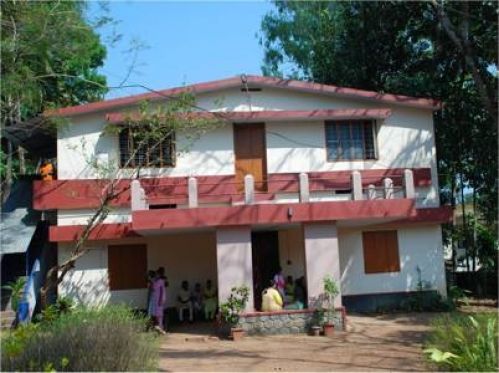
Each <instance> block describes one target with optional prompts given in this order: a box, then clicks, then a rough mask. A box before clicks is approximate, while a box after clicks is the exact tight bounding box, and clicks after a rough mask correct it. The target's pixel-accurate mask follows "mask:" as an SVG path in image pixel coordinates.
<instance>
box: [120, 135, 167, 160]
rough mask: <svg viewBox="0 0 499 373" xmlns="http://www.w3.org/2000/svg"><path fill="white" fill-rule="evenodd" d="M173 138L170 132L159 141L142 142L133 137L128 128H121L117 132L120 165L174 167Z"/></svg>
mask: <svg viewBox="0 0 499 373" xmlns="http://www.w3.org/2000/svg"><path fill="white" fill-rule="evenodd" d="M174 140H175V139H174V135H173V134H172V135H169V136H167V137H165V138H164V139H162V140H161V141H158V140H157V139H149V140H148V141H147V142H143V141H140V140H137V139H136V138H134V136H133V133H132V130H131V129H130V128H123V129H122V130H121V131H120V134H119V145H120V167H174V166H175V141H174ZM132 156H133V158H132V159H130V158H131V157H132ZM129 160H130V161H129Z"/></svg>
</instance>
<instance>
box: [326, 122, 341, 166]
mask: <svg viewBox="0 0 499 373" xmlns="http://www.w3.org/2000/svg"><path fill="white" fill-rule="evenodd" d="M339 144H340V142H339V140H338V137H337V134H336V124H334V123H327V124H326V147H327V158H328V159H331V160H334V159H338V157H339V153H338V151H339Z"/></svg>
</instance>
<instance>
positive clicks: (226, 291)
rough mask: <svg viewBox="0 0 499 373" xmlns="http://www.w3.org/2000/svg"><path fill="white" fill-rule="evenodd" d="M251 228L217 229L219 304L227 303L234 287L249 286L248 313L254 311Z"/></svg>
mask: <svg viewBox="0 0 499 373" xmlns="http://www.w3.org/2000/svg"><path fill="white" fill-rule="evenodd" d="M251 253H252V251H251V228H250V227H237V228H221V229H217V272H218V275H217V277H218V302H219V304H222V303H224V302H226V301H227V298H228V297H229V295H230V293H231V289H232V288H233V287H238V286H243V285H245V286H247V287H248V288H249V289H250V291H249V299H248V304H247V305H246V311H253V310H254V305H253V265H252V256H251Z"/></svg>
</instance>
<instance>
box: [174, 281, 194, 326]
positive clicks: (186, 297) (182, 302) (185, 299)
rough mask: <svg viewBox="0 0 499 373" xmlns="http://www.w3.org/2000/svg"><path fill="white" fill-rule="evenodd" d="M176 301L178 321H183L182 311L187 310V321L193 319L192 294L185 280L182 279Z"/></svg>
mask: <svg viewBox="0 0 499 373" xmlns="http://www.w3.org/2000/svg"><path fill="white" fill-rule="evenodd" d="M177 301H178V318H179V320H180V322H183V321H184V311H186V310H188V311H189V322H191V323H192V322H193V321H194V315H193V310H192V294H191V292H190V291H189V283H188V282H187V281H185V280H184V281H182V287H181V288H180V291H179V293H178V296H177Z"/></svg>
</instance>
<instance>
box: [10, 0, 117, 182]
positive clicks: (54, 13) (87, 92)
mask: <svg viewBox="0 0 499 373" xmlns="http://www.w3.org/2000/svg"><path fill="white" fill-rule="evenodd" d="M86 7H87V4H86V3H84V2H80V1H62V0H51V1H18V0H6V1H2V4H1V27H2V29H1V30H2V32H1V60H2V64H1V77H2V91H1V96H0V97H1V118H2V120H1V127H2V132H3V129H4V128H5V127H6V126H15V125H16V124H18V123H20V122H22V121H26V120H29V119H31V118H33V117H35V116H37V115H38V114H40V113H41V112H43V111H44V110H45V109H47V108H54V107H61V106H69V105H77V104H81V103H85V102H91V101H96V100H100V99H102V98H103V96H104V94H105V93H106V92H107V88H106V78H105V77H104V76H103V75H101V74H100V73H99V72H98V68H99V67H100V66H102V65H103V62H104V58H105V56H106V48H105V47H104V45H103V44H102V42H101V40H100V38H99V35H98V34H97V33H96V31H95V28H96V27H97V26H101V25H103V24H105V23H107V22H110V21H111V19H110V18H108V17H101V18H99V19H96V20H95V22H93V21H90V20H89V19H88V18H87V16H86ZM3 145H4V149H3V151H2V156H1V161H2V167H1V169H0V170H1V171H2V176H3V177H4V178H5V179H6V181H7V183H9V184H10V182H11V180H12V177H13V163H15V159H14V160H13V155H14V154H13V153H14V149H13V148H12V145H11V143H10V142H5V141H4V143H3ZM15 156H16V157H18V159H19V162H20V167H21V168H23V167H24V151H23V150H22V149H18V152H17V153H16V154H15Z"/></svg>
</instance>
